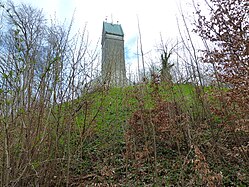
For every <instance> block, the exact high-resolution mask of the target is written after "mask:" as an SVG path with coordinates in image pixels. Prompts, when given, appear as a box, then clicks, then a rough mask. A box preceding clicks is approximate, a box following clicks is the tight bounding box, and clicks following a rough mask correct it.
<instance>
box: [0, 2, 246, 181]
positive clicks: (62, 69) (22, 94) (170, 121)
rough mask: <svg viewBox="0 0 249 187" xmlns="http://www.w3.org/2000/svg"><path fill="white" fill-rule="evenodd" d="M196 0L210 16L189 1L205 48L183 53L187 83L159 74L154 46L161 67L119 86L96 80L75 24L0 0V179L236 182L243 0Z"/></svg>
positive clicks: (240, 171)
mask: <svg viewBox="0 0 249 187" xmlns="http://www.w3.org/2000/svg"><path fill="white" fill-rule="evenodd" d="M206 2H209V4H208V6H209V8H210V15H211V17H210V18H209V17H205V16H203V15H202V13H201V10H200V7H199V6H197V5H196V6H195V9H196V16H197V22H196V25H195V26H196V29H195V32H196V33H197V34H199V35H200V37H201V38H202V39H203V41H204V43H205V44H206V50H204V51H202V52H203V53H202V58H201V59H200V58H199V57H197V53H196V52H197V50H196V49H195V48H194V45H193V43H192V47H193V48H191V49H189V50H188V52H189V55H190V56H191V58H190V59H191V62H190V63H189V64H190V65H191V68H190V69H191V71H190V72H191V75H190V77H191V78H189V77H187V79H186V80H184V81H181V82H174V81H173V80H174V79H173V80H171V75H170V74H169V73H170V70H171V64H170V61H169V60H170V58H169V57H170V55H169V54H166V53H163V54H162V55H159V57H160V56H161V58H162V59H161V60H162V61H163V62H162V63H163V66H162V70H163V72H159V73H156V72H153V73H151V75H150V77H147V78H144V79H143V81H142V82H137V83H136V84H134V85H132V86H127V87H123V88H107V87H106V86H105V85H101V84H98V83H97V79H95V78H96V77H95V72H94V63H93V61H94V60H95V57H96V53H95V51H90V49H89V48H88V47H89V44H88V43H87V41H88V40H87V38H86V36H85V32H84V31H85V30H83V32H81V33H78V34H76V35H72V34H71V28H72V24H70V25H69V26H68V27H67V26H66V25H61V24H59V23H57V22H56V21H54V20H53V21H51V23H48V22H47V20H46V19H45V18H44V16H43V13H42V12H41V11H40V10H37V9H35V8H33V7H31V6H28V5H25V4H21V5H15V4H14V3H13V2H9V3H7V4H5V5H2V4H0V5H1V10H3V12H4V16H3V18H2V19H1V21H2V22H1V28H3V29H2V30H1V38H0V41H1V42H0V47H1V48H0V75H1V77H0V86H1V87H0V185H1V186H248V184H249V177H248V176H249V169H248V168H249V116H248V114H249V106H248V103H249V100H248V97H249V90H248V88H249V82H248V81H249V79H248V76H249V75H248V74H249V67H248V62H249V59H248V56H249V54H248V49H249V48H248V15H249V12H248V9H246V7H247V6H248V4H247V2H246V0H219V1H218V0H209V1H206ZM194 5H195V4H194ZM185 21H186V19H185V18H184V17H183V22H184V23H186V22H185ZM185 26H186V28H185V29H186V33H188V32H189V28H188V27H187V25H185ZM188 37H190V35H188ZM182 39H184V38H183V37H182ZM187 42H190V43H191V42H192V39H191V38H189V40H188V41H184V40H183V41H182V43H183V44H184V46H185V47H187V46H188V44H187ZM211 44H212V45H213V46H212V47H209V46H211ZM190 45H191V44H190ZM164 52H165V51H164ZM171 52H175V53H176V51H171ZM177 55H179V58H180V54H179V51H178V53H177ZM201 63H209V64H211V65H212V67H213V69H214V72H213V73H214V74H213V76H214V79H213V80H214V81H213V82H212V84H210V85H206V86H204V84H203V76H202V73H201V67H200V66H201ZM174 67H177V63H174ZM162 76H164V77H162ZM91 80H94V81H91ZM190 80H192V82H191V81H190Z"/></svg>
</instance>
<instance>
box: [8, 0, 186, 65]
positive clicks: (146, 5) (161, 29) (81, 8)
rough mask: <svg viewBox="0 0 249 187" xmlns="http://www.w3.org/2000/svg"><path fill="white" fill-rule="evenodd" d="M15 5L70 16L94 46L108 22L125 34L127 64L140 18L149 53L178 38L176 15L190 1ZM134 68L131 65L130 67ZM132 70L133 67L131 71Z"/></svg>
mask: <svg viewBox="0 0 249 187" xmlns="http://www.w3.org/2000/svg"><path fill="white" fill-rule="evenodd" d="M13 1H14V2H15V3H20V2H24V3H29V4H31V5H33V6H34V7H38V8H41V9H43V12H44V13H45V14H46V16H48V17H49V16H52V17H54V15H55V14H56V16H57V18H58V19H59V20H60V21H62V22H63V20H65V19H66V20H70V19H71V17H72V15H73V13H74V12H75V15H74V18H75V19H74V20H75V21H74V26H75V27H80V28H83V27H84V26H85V24H87V30H88V32H89V38H90V40H92V41H93V42H97V41H98V40H99V39H100V38H101V32H102V23H103V21H105V20H106V19H107V21H108V22H113V23H117V21H118V23H119V24H121V25H122V28H123V31H124V34H125V49H126V57H127V58H126V63H127V64H130V63H132V61H134V60H135V56H136V55H135V53H136V52H137V44H136V42H137V37H138V26H137V16H138V17H139V23H140V29H141V35H142V41H143V50H144V53H146V54H148V55H150V57H149V58H151V57H153V55H156V54H155V53H149V52H150V51H151V50H154V49H156V47H157V46H158V45H159V43H160V38H161V36H162V38H163V40H164V41H166V40H176V37H177V35H178V29H177V21H176V18H177V15H179V5H180V4H181V6H182V7H183V8H184V9H187V8H188V7H190V6H191V5H190V3H187V1H190V0H13ZM133 66H134V65H133ZM133 68H134V67H133Z"/></svg>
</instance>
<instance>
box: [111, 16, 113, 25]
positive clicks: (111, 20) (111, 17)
mask: <svg viewBox="0 0 249 187" xmlns="http://www.w3.org/2000/svg"><path fill="white" fill-rule="evenodd" d="M111 21H112V24H113V16H112V14H111Z"/></svg>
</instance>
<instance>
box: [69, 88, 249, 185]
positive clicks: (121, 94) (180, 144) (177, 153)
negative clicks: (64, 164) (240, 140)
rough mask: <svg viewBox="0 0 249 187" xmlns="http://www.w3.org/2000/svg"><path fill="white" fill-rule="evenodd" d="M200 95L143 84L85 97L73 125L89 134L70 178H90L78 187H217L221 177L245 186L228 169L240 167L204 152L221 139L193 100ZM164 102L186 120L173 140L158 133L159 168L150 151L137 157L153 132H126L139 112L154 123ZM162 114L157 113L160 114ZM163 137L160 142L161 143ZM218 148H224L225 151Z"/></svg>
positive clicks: (200, 104) (196, 90)
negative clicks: (102, 185)
mask: <svg viewBox="0 0 249 187" xmlns="http://www.w3.org/2000/svg"><path fill="white" fill-rule="evenodd" d="M199 89H200V88H199V87H194V86H193V85H190V84H184V85H183V84H182V85H174V86H168V85H157V84H147V85H143V84H142V85H136V86H130V87H126V88H111V89H109V90H108V91H107V90H106V91H98V92H95V93H92V94H90V95H88V96H87V98H85V100H86V101H88V105H87V106H88V107H87V110H84V109H82V110H81V113H80V115H78V116H77V117H76V125H77V126H78V127H79V128H81V129H82V125H85V126H86V129H88V131H87V130H86V132H88V133H85V137H86V138H85V141H84V143H83V144H82V147H81V152H80V154H79V155H78V158H77V159H76V160H77V162H73V163H74V165H73V166H72V168H73V169H72V175H77V176H94V177H93V178H92V177H89V178H88V177H86V178H84V180H82V182H83V183H86V184H91V183H98V182H101V183H106V184H107V183H109V184H119V185H123V186H130V185H134V184H135V185H136V186H139V185H144V184H155V183H156V184H157V185H166V186H167V185H181V186H186V185H189V186H196V185H201V184H202V185H203V184H209V185H212V184H216V185H217V184H219V177H221V175H220V173H219V172H222V173H223V174H224V176H223V179H222V180H223V184H226V185H231V184H235V183H237V184H241V185H242V184H244V183H243V182H242V181H248V179H247V178H241V179H239V178H237V176H236V172H233V171H230V169H231V167H234V166H235V165H236V164H238V162H237V161H236V164H235V165H234V163H230V161H229V162H225V161H224V159H226V156H224V158H222V157H221V158H215V159H214V155H215V156H217V153H216V152H215V151H214V152H215V153H212V152H210V153H209V152H207V151H208V150H209V149H211V147H212V146H211V144H212V143H213V141H214V138H215V137H216V135H217V134H218V133H220V128H218V127H216V126H213V124H214V123H216V122H215V121H217V120H218V121H219V119H218V118H217V119H215V118H213V117H212V116H211V114H208V113H207V111H204V110H203V108H204V107H206V106H204V105H205V103H203V102H202V101H201V98H200V97H198V94H196V93H199V91H200V90H199ZM210 90H212V89H210V88H205V91H206V92H209V93H210V92H212V91H210ZM163 102H166V103H165V104H167V103H177V106H179V107H180V111H181V114H180V116H181V115H184V116H185V115H187V116H188V117H187V118H186V119H187V121H184V120H183V122H180V124H185V125H184V126H183V127H173V129H172V127H171V129H170V135H169V136H172V137H167V136H165V135H164V134H165V133H164V132H163V133H161V132H160V131H157V130H156V134H157V135H156V147H157V148H156V154H157V158H156V159H157V160H156V162H157V164H156V165H157V167H155V154H153V151H149V153H148V154H147V155H146V156H145V157H142V156H141V157H140V156H138V155H139V154H141V155H142V154H143V153H145V151H144V148H142V147H143V146H144V145H146V144H147V146H149V147H150V146H152V144H151V145H150V143H151V142H153V141H152V140H153V136H151V132H152V130H153V129H151V127H150V126H149V125H148V126H147V127H146V128H147V130H148V131H149V132H146V130H144V132H145V133H147V134H145V135H142V136H141V134H139V132H138V134H136V132H135V136H134V135H131V134H130V133H131V131H129V129H130V128H131V123H132V122H131V119H134V114H136V113H137V112H138V111H139V110H140V111H142V113H139V114H140V115H142V118H143V119H144V120H145V121H146V120H147V119H148V115H150V113H151V114H152V115H153V116H152V120H154V118H153V117H154V116H157V111H158V106H160V103H163ZM158 103H159V105H158ZM169 106H171V105H169ZM173 106H174V105H173ZM160 110H161V109H160V107H159V112H160ZM170 110H171V108H170ZM170 110H169V111H170ZM172 110H173V108H172ZM86 111H87V112H86ZM153 112H154V113H153ZM155 112H156V113H155ZM205 112H206V113H205ZM207 114H208V115H207ZM207 119H208V120H207ZM210 119H212V122H211V123H213V124H211V126H209V125H208V124H210ZM213 119H214V121H213ZM155 120H157V119H155ZM162 120H164V119H162ZM218 121H217V123H218ZM186 122H187V123H186ZM140 123H141V119H140V121H139V120H137V121H136V123H135V124H133V127H135V128H137V127H139V125H140V126H141V124H140ZM145 123H146V122H145ZM159 123H160V121H159ZM134 125H135V126H134ZM155 125H157V124H155ZM155 128H157V127H155ZM186 128H188V131H190V132H188V133H190V134H191V141H192V144H196V145H197V146H196V147H192V148H189V149H187V147H186V145H185V143H186V141H185V140H186V137H184V136H185V135H186V132H187V131H186ZM175 129H176V130H175ZM135 131H139V129H135ZM136 136H137V137H136ZM161 136H163V137H164V139H162V140H161V139H160V137H161ZM223 138H225V137H220V140H219V143H220V144H224V142H223ZM75 139H77V136H76V137H75ZM216 141H218V139H217V140H216ZM165 142H166V144H165ZM130 144H133V145H130ZM141 146H142V147H141ZM210 146H211V147H210ZM129 147H132V150H131V152H132V153H131V154H130V155H127V154H128V153H127V152H128V149H129ZM222 147H223V148H224V146H223V145H222ZM223 148H222V149H223ZM151 149H153V146H152V147H151ZM212 149H214V147H213V148H212ZM218 152H219V151H218ZM154 153H155V149H154ZM231 154H232V153H231ZM201 158H204V160H201ZM229 159H230V158H229ZM198 160H199V161H200V160H201V161H200V163H201V164H200V166H198V167H197V166H196V165H195V164H194V163H195V161H198ZM196 168H198V169H196ZM238 169H239V168H237V169H236V170H238ZM239 171H240V173H242V174H241V175H242V176H244V174H245V173H248V171H247V170H246V169H245V168H244V167H241V168H240V169H239ZM203 173H206V174H205V175H209V176H210V177H212V178H213V179H212V180H211V179H210V181H208V180H209V178H203V177H202V176H203ZM89 174H90V175H89ZM217 181H218V182H217ZM242 186H243V185H242Z"/></svg>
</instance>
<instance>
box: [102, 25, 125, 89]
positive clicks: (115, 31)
mask: <svg viewBox="0 0 249 187" xmlns="http://www.w3.org/2000/svg"><path fill="white" fill-rule="evenodd" d="M101 45H102V70H101V73H102V81H103V83H104V84H106V85H108V86H118V87H122V86H124V85H126V84H127V79H126V70H125V57H124V32H123V29H122V27H121V25H120V24H113V23H107V22H103V30H102V41H101Z"/></svg>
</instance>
